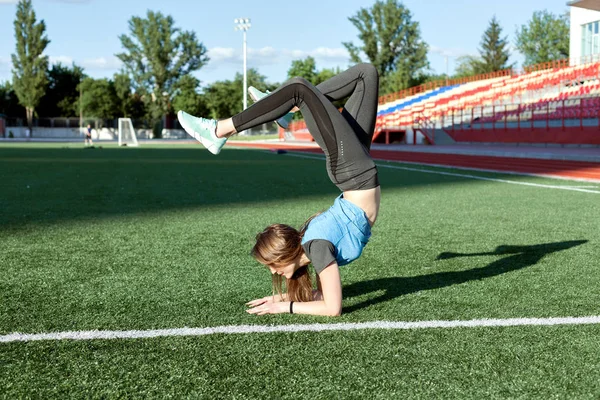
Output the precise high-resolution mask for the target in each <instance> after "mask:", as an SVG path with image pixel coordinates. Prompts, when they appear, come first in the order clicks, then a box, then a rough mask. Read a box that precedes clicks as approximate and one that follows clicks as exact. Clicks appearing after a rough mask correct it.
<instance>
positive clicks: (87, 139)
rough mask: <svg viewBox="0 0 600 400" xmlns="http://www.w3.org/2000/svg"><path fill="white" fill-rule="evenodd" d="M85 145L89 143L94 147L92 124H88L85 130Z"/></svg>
mask: <svg viewBox="0 0 600 400" xmlns="http://www.w3.org/2000/svg"><path fill="white" fill-rule="evenodd" d="M84 143H85V144H84V145H85V146H87V145H88V143H89V146H90V147H94V142H93V141H92V125H90V124H88V126H87V128H86V130H85V140H84Z"/></svg>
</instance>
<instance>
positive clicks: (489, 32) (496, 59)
mask: <svg viewBox="0 0 600 400" xmlns="http://www.w3.org/2000/svg"><path fill="white" fill-rule="evenodd" d="M501 35H502V28H501V27H500V24H499V23H498V20H497V19H496V16H493V17H492V19H491V20H490V25H489V27H488V28H487V29H486V31H485V32H484V34H483V38H482V40H481V48H480V49H479V54H480V55H481V61H480V63H478V64H479V65H477V64H476V65H477V67H476V68H475V70H476V71H475V73H476V74H485V73H488V72H495V71H501V70H503V69H508V68H512V65H509V64H507V63H508V59H509V58H510V53H509V51H508V49H507V46H508V40H507V39H508V37H507V36H505V37H504V38H501V37H500V36H501Z"/></svg>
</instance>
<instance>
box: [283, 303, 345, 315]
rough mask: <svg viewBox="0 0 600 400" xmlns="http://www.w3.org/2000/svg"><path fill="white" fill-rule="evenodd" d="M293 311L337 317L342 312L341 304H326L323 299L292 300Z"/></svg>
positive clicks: (295, 312)
mask: <svg viewBox="0 0 600 400" xmlns="http://www.w3.org/2000/svg"><path fill="white" fill-rule="evenodd" d="M288 304H289V302H288ZM293 311H294V314H309V315H325V316H329V317H337V316H339V315H341V314H342V305H341V304H340V305H337V304H336V305H332V304H327V303H325V301H323V300H317V301H304V302H294V305H293Z"/></svg>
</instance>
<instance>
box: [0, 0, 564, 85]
mask: <svg viewBox="0 0 600 400" xmlns="http://www.w3.org/2000/svg"><path fill="white" fill-rule="evenodd" d="M374 2H375V1H374V0H370V1H367V0H362V1H360V0H345V1H343V2H339V1H332V0H320V1H317V0H300V1H296V2H287V3H285V2H282V1H281V0H279V1H276V0H254V1H249V0H245V1H239V0H171V1H164V0H160V1H159V0H144V1H141V0H121V1H117V0H33V7H34V10H35V12H36V15H37V18H38V20H40V19H43V20H44V21H45V23H46V32H47V35H48V37H49V39H50V40H51V43H50V44H49V45H48V47H47V48H46V52H45V54H47V55H48V56H50V60H51V62H58V61H61V62H63V63H67V64H69V65H70V64H71V63H72V62H75V63H76V64H78V65H80V66H83V67H84V69H85V72H86V73H87V74H88V75H89V76H92V77H94V78H101V77H111V76H112V75H113V74H114V73H115V72H117V71H118V70H119V68H120V63H119V61H118V59H116V57H115V56H114V55H115V54H116V53H119V52H121V51H122V47H121V43H120V41H119V39H118V36H119V35H121V34H128V33H129V30H128V21H129V19H130V18H131V17H132V16H145V15H146V11H147V10H153V11H161V12H162V13H163V14H168V15H171V16H172V17H173V18H174V20H175V24H176V26H177V27H179V28H181V29H182V30H192V31H195V32H196V35H197V38H198V40H199V41H200V42H202V43H203V44H204V46H205V47H206V48H207V49H208V50H209V53H208V54H209V56H210V58H211V61H210V62H209V64H208V65H207V66H205V67H203V68H202V69H201V70H200V71H198V72H197V73H195V75H196V76H197V77H198V78H199V79H200V80H201V81H202V83H203V84H208V83H211V82H214V81H217V80H225V79H233V77H234V75H235V73H236V72H242V33H241V32H239V31H234V22H233V20H234V19H235V18H239V17H247V18H250V19H251V20H252V27H251V28H250V30H249V31H248V49H249V51H248V67H253V68H257V69H258V71H259V72H260V73H261V74H263V75H265V76H266V77H267V80H268V81H270V82H282V81H284V80H285V79H286V77H287V70H288V69H289V68H290V65H291V62H292V60H294V59H302V58H305V57H306V56H309V55H310V56H313V57H314V58H315V59H316V61H317V68H318V69H321V68H332V67H336V66H340V67H342V68H344V67H346V66H348V64H349V58H348V54H347V52H346V50H345V48H344V46H343V45H342V42H346V41H351V42H354V43H355V44H360V41H359V39H358V31H357V30H356V28H355V27H354V26H353V25H352V23H351V22H350V21H349V20H348V17H350V16H353V15H354V14H356V12H357V11H358V10H359V9H360V8H368V7H371V6H372V5H373V4H374ZM16 3H17V0H0V37H1V38H2V39H1V40H0V82H2V81H5V80H8V79H11V72H10V71H11V61H10V55H11V54H12V53H14V51H15V39H14V28H13V20H14V17H15V12H16ZM403 3H404V5H405V6H406V7H408V9H409V10H410V11H411V13H412V15H413V20H415V21H418V22H419V24H420V29H421V36H422V38H423V39H424V41H425V42H427V43H428V44H429V46H430V51H429V61H430V64H431V67H432V69H433V70H434V71H435V72H437V73H444V72H446V56H447V57H448V69H449V72H450V73H452V72H453V70H454V67H455V59H456V57H457V56H460V55H465V54H473V55H476V54H477V48H478V47H479V44H480V41H481V37H482V35H483V32H484V31H485V29H486V28H487V26H488V24H489V20H490V19H491V18H492V16H493V15H496V17H497V18H498V20H499V21H500V25H501V26H502V28H503V33H504V34H505V35H508V37H509V41H510V42H511V44H514V38H515V30H516V28H517V26H521V25H523V24H526V23H527V21H529V20H530V19H531V17H532V14H533V12H534V11H536V10H544V9H546V10H548V11H550V12H552V13H554V14H559V13H562V12H564V11H566V10H567V9H568V7H567V5H566V1H565V0H560V1H556V0H520V1H517V0H504V1H488V0H461V1H459V2H453V1H448V0H405V1H404V2H403ZM284 4H285V6H283V5H284ZM341 5H343V8H342V7H341ZM511 61H513V62H517V63H518V64H520V63H521V62H522V57H520V56H519V55H517V54H516V52H513V57H512V59H511Z"/></svg>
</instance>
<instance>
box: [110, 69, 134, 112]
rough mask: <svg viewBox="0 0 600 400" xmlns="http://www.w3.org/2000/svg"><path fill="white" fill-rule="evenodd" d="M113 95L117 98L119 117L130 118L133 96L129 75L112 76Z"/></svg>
mask: <svg viewBox="0 0 600 400" xmlns="http://www.w3.org/2000/svg"><path fill="white" fill-rule="evenodd" d="M113 84H114V88H115V95H116V96H117V109H118V110H119V113H120V117H122V118H127V117H130V115H131V113H132V107H133V101H134V100H133V94H132V93H131V86H132V84H131V79H130V78H129V75H127V74H123V73H117V74H114V76H113Z"/></svg>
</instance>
